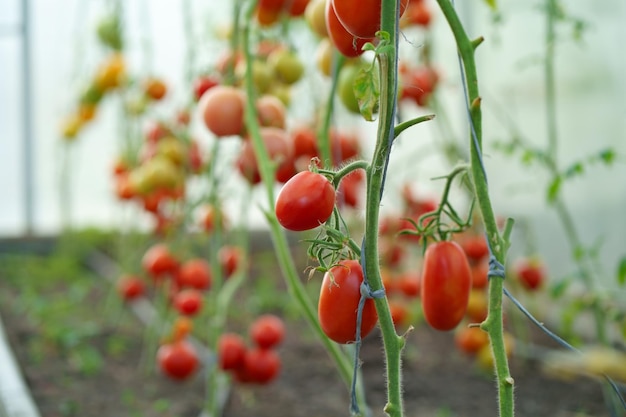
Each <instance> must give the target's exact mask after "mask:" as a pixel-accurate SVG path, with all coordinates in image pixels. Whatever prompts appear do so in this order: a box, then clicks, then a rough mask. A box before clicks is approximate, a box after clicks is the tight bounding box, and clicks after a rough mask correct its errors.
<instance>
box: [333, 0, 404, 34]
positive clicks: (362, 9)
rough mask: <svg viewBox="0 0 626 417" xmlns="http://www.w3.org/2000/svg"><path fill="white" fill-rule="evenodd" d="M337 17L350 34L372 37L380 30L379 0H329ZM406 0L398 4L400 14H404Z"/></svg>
mask: <svg viewBox="0 0 626 417" xmlns="http://www.w3.org/2000/svg"><path fill="white" fill-rule="evenodd" d="M330 3H332V7H333V8H334V10H335V14H336V15H337V19H339V21H340V22H341V24H342V25H343V27H344V28H345V29H346V31H348V32H349V33H350V34H351V35H352V36H355V37H357V38H373V37H374V36H376V32H378V31H379V30H380V18H381V1H380V0H330ZM407 4H408V0H404V1H402V3H401V5H400V16H402V14H404V11H405V10H406V6H407Z"/></svg>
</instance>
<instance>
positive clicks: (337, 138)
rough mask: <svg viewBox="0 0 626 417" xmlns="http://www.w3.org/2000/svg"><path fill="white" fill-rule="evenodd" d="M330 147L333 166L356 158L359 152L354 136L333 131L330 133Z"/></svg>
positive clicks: (357, 142) (359, 148)
mask: <svg viewBox="0 0 626 417" xmlns="http://www.w3.org/2000/svg"><path fill="white" fill-rule="evenodd" d="M330 147H331V152H332V159H333V165H335V166H337V165H339V164H341V163H342V162H346V161H348V160H350V159H352V158H354V157H356V156H358V155H359V152H360V150H361V146H360V144H359V138H358V137H357V135H356V134H354V133H346V132H337V131H334V130H333V131H331V132H330Z"/></svg>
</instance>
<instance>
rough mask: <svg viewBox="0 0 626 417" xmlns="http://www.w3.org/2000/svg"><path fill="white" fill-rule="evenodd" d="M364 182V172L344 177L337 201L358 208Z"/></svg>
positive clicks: (355, 172)
mask: <svg viewBox="0 0 626 417" xmlns="http://www.w3.org/2000/svg"><path fill="white" fill-rule="evenodd" d="M364 180H365V172H363V170H360V169H359V170H356V171H353V172H351V173H350V174H348V175H346V176H345V177H344V178H343V179H342V180H341V182H340V183H339V189H338V192H337V194H338V198H337V200H338V201H341V202H342V203H343V204H345V205H346V206H348V207H355V208H356V207H358V206H359V203H360V201H361V198H362V197H363V192H364V188H363V187H362V185H363V181H364ZM393 255H394V256H395V255H398V253H395V252H394V254H393ZM394 259H395V257H394Z"/></svg>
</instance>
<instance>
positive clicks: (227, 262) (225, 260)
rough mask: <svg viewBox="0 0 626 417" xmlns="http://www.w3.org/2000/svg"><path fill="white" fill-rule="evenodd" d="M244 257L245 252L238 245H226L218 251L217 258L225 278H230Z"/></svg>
mask: <svg viewBox="0 0 626 417" xmlns="http://www.w3.org/2000/svg"><path fill="white" fill-rule="evenodd" d="M242 257H243V252H242V250H241V248H240V247H238V246H230V245H225V246H222V247H221V248H220V250H219V251H218V252H217V259H218V260H219V262H220V266H221V267H222V272H223V273H224V278H229V277H230V276H231V275H232V274H234V273H235V271H236V270H237V268H239V265H240V264H241V260H242Z"/></svg>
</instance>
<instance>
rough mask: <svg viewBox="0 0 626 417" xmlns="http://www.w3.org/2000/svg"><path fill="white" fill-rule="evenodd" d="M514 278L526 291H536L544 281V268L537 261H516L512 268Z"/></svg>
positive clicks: (532, 259)
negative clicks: (515, 277)
mask: <svg viewBox="0 0 626 417" xmlns="http://www.w3.org/2000/svg"><path fill="white" fill-rule="evenodd" d="M513 268H514V272H515V276H517V279H518V280H519V282H520V283H521V284H522V286H523V287H524V288H526V289H527V290H531V291H532V290H536V289H538V288H539V287H541V286H542V285H543V282H544V281H545V275H546V273H545V270H544V266H543V264H542V263H541V261H539V260H538V259H534V258H529V259H527V258H524V259H520V260H518V261H517V262H516V263H515V264H514V266H513Z"/></svg>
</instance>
